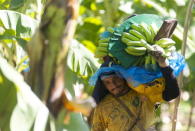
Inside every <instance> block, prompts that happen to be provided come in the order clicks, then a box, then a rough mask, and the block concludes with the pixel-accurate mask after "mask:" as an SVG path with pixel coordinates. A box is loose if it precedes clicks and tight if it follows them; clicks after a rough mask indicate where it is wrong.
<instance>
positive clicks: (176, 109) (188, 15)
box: [172, 0, 195, 131]
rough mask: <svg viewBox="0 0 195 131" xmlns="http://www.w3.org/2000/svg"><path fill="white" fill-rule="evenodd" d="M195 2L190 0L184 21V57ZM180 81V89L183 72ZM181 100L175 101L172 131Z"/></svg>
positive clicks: (182, 49) (174, 128) (174, 127)
mask: <svg viewBox="0 0 195 131" xmlns="http://www.w3.org/2000/svg"><path fill="white" fill-rule="evenodd" d="M194 2H195V0H190V1H189V4H188V8H187V13H186V18H185V23H184V33H183V44H182V47H181V53H182V55H183V56H184V57H185V50H186V46H187V35H188V28H189V25H190V21H191V15H192V8H193V4H194ZM178 82H179V85H180V89H181V88H182V86H183V74H182V73H181V74H180V76H179V79H178ZM179 102H180V96H179V97H178V98H177V99H176V101H175V107H174V115H173V119H172V131H175V130H176V123H177V113H178V107H179Z"/></svg>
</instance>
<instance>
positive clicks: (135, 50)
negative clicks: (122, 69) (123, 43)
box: [126, 46, 146, 53]
mask: <svg viewBox="0 0 195 131" xmlns="http://www.w3.org/2000/svg"><path fill="white" fill-rule="evenodd" d="M126 49H127V50H129V51H132V52H138V53H139V52H144V53H145V52H146V48H145V47H137V46H128V47H127V48H126Z"/></svg>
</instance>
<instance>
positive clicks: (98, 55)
mask: <svg viewBox="0 0 195 131" xmlns="http://www.w3.org/2000/svg"><path fill="white" fill-rule="evenodd" d="M106 55H107V53H106V52H100V51H98V50H96V52H95V57H97V58H101V57H104V56H106Z"/></svg>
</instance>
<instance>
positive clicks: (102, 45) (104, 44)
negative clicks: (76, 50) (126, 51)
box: [99, 43, 108, 47]
mask: <svg viewBox="0 0 195 131" xmlns="http://www.w3.org/2000/svg"><path fill="white" fill-rule="evenodd" d="M99 47H108V43H99Z"/></svg>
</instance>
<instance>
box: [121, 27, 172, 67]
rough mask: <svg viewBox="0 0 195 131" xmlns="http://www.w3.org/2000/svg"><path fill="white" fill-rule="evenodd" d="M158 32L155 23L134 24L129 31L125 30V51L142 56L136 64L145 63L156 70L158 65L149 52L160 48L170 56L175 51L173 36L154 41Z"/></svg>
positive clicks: (166, 55) (164, 54)
mask: <svg viewBox="0 0 195 131" xmlns="http://www.w3.org/2000/svg"><path fill="white" fill-rule="evenodd" d="M157 32H158V28H157V26H156V25H155V24H151V25H147V24H145V23H141V24H139V25H138V24H132V25H131V29H130V30H129V32H123V34H122V37H121V40H122V42H123V43H125V44H126V45H127V48H125V51H126V52H127V53H128V54H130V55H134V56H140V57H139V58H138V59H137V61H136V62H135V63H134V66H142V65H145V68H147V69H149V68H150V69H152V70H156V68H157V65H156V62H155V60H154V58H153V57H152V56H151V55H150V54H149V53H148V52H149V51H155V49H156V47H158V49H159V48H160V49H161V51H162V53H163V56H165V57H168V56H170V55H171V52H172V51H175V46H174V45H175V41H173V40H172V39H171V38H162V39H160V40H158V41H154V37H155V36H156V34H157Z"/></svg>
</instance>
